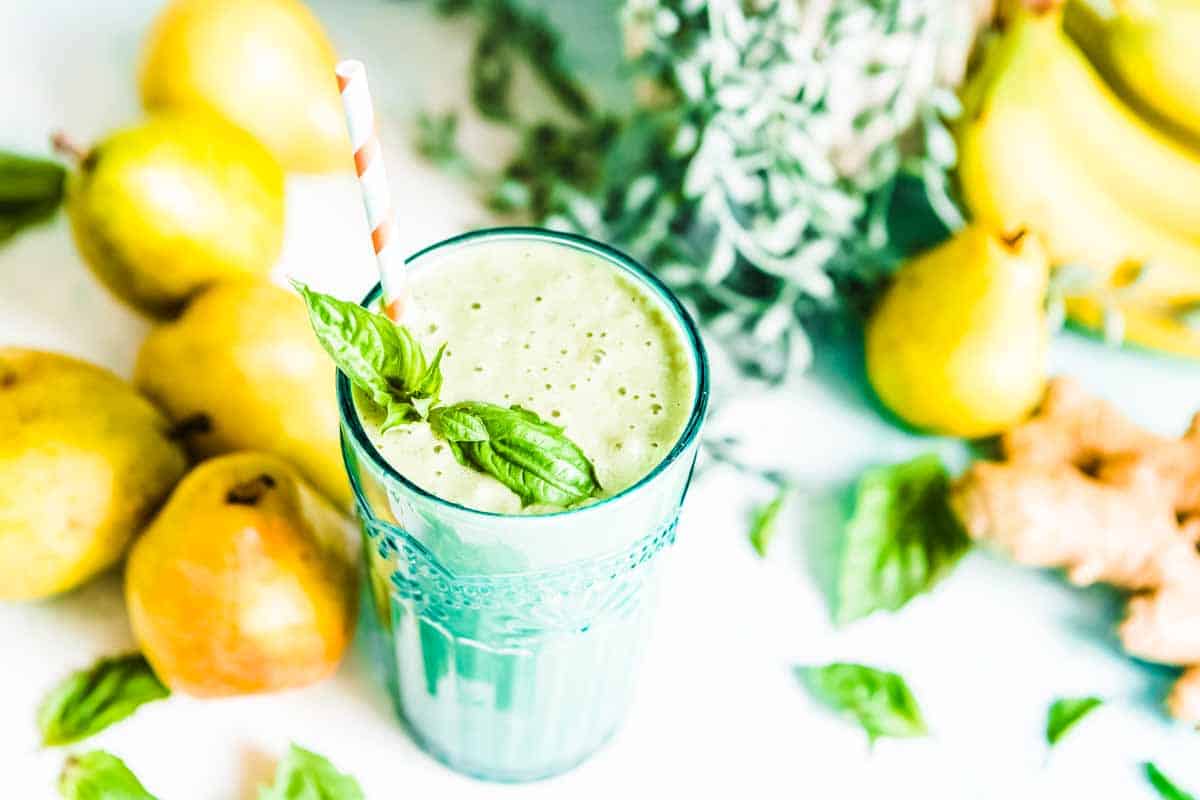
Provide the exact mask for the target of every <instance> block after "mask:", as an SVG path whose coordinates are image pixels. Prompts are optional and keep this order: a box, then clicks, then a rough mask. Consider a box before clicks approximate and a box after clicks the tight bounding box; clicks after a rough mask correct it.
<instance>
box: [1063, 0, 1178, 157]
mask: <svg viewBox="0 0 1200 800" xmlns="http://www.w3.org/2000/svg"><path fill="white" fill-rule="evenodd" d="M1094 2H1095V0H1071V1H1070V2H1069V3H1068V4H1067V9H1066V13H1065V15H1064V23H1065V25H1066V30H1067V33H1068V34H1070V36H1071V37H1072V38H1073V39H1074V40H1075V41H1076V42H1078V43H1079V45H1080V46H1081V47H1082V48H1083V49H1084V51H1086V52H1087V54H1088V56H1089V57H1090V58H1091V59H1092V62H1093V63H1095V64H1096V66H1097V67H1099V68H1100V70H1101V71H1102V72H1103V73H1104V76H1105V77H1106V78H1107V79H1108V80H1109V81H1110V82H1111V83H1112V84H1113V85H1114V86H1116V87H1117V88H1118V90H1119V91H1120V92H1121V94H1122V95H1123V96H1124V97H1125V99H1126V100H1128V101H1129V102H1130V103H1131V104H1133V105H1134V106H1136V107H1137V108H1138V110H1139V111H1141V112H1143V113H1144V114H1145V115H1146V116H1148V117H1150V118H1153V119H1154V120H1155V121H1156V122H1158V123H1159V124H1160V125H1161V126H1162V127H1163V128H1164V129H1166V130H1169V131H1171V132H1172V133H1174V134H1176V135H1177V136H1179V137H1180V138H1182V139H1184V140H1187V141H1188V142H1190V143H1191V144H1193V145H1200V2H1197V0H1113V5H1114V6H1115V8H1116V13H1115V14H1112V15H1102V14H1101V13H1099V12H1098V10H1097V8H1096V7H1095V6H1094V5H1093V3H1094Z"/></svg>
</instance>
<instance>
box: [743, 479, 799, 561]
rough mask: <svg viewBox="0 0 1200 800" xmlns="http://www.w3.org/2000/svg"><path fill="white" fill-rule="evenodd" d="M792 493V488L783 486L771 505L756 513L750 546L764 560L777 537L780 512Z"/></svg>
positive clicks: (751, 524) (752, 522)
mask: <svg viewBox="0 0 1200 800" xmlns="http://www.w3.org/2000/svg"><path fill="white" fill-rule="evenodd" d="M790 493H791V487H789V486H781V487H780V488H779V491H778V493H776V495H775V497H774V498H773V499H772V500H771V501H770V502H769V503H767V504H766V505H764V506H762V507H761V508H759V509H757V510H756V511H755V512H754V519H753V520H752V521H751V522H750V544H752V545H753V546H754V550H755V552H757V553H758V554H759V555H760V556H762V557H764V558H765V557H766V555H767V546H768V545H769V544H770V543H771V539H773V538H774V537H775V527H776V526H775V523H776V520H778V518H779V512H780V511H781V510H782V509H783V504H784V502H785V501H786V500H787V498H788V495H789V494H790Z"/></svg>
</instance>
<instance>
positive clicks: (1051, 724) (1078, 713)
mask: <svg viewBox="0 0 1200 800" xmlns="http://www.w3.org/2000/svg"><path fill="white" fill-rule="evenodd" d="M1103 704H1104V701H1103V700H1101V699H1100V698H1099V697H1063V698H1060V699H1058V700H1055V701H1054V702H1053V703H1051V704H1050V710H1049V711H1048V712H1047V714H1046V742H1047V744H1049V745H1050V746H1051V747H1053V746H1054V745H1055V744H1057V743H1058V740H1059V739H1061V738H1062V737H1063V736H1064V735H1065V734H1066V733H1067V731H1069V730H1070V729H1071V728H1072V727H1074V726H1075V723H1077V722H1079V720H1081V719H1083V718H1084V717H1086V716H1087V715H1088V714H1090V713H1091V712H1093V711H1095V710H1096V709H1097V708H1099V707H1100V706H1102V705H1103Z"/></svg>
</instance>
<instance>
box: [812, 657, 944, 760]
mask: <svg viewBox="0 0 1200 800" xmlns="http://www.w3.org/2000/svg"><path fill="white" fill-rule="evenodd" d="M796 671H797V674H798V676H799V678H800V681H801V682H802V683H803V684H804V686H805V688H807V689H808V691H809V693H810V694H811V695H812V696H813V697H815V698H816V699H817V700H819V701H820V702H822V703H823V704H825V705H827V706H829V707H830V708H832V709H833V710H835V711H838V712H841V713H842V714H843V715H845V716H848V717H850V718H852V719H854V720H855V721H856V722H858V724H859V725H860V726H862V729H863V730H864V731H866V733H867V738H868V740H870V741H871V742H872V743H874V742H875V740H876V739H880V738H885V737H890V738H911V737H918V736H924V735H926V734H927V733H928V729H927V728H926V727H925V720H924V719H922V717H921V709H920V708H919V707H918V706H917V701H916V698H915V697H913V695H912V692H910V691H909V689H908V685H907V684H906V683H905V682H904V679H903V678H901V677H900V676H899V675H897V674H896V673H894V672H886V671H884V670H879V669H875V668H874V667H868V666H865V665H863V664H847V663H833V664H826V665H825V666H823V667H799V668H798V669H797V670H796Z"/></svg>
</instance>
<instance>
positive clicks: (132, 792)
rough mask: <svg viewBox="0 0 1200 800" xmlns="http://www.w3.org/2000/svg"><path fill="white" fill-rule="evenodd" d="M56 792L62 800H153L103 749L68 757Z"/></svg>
mask: <svg viewBox="0 0 1200 800" xmlns="http://www.w3.org/2000/svg"><path fill="white" fill-rule="evenodd" d="M58 792H59V794H61V795H62V796H63V798H64V800H157V799H156V798H155V797H154V795H152V794H150V793H149V792H147V791H146V788H145V787H144V786H142V784H141V781H139V780H138V779H137V776H136V775H134V774H133V773H132V772H131V771H130V770H129V767H127V766H125V763H124V762H123V761H121V759H119V758H117V757H116V756H114V755H112V754H111V753H106V752H104V751H103V750H93V751H92V752H90V753H84V754H83V755H80V756H71V757H70V758H68V759H67V763H66V765H64V766H63V770H62V774H61V775H59V778H58Z"/></svg>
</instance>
